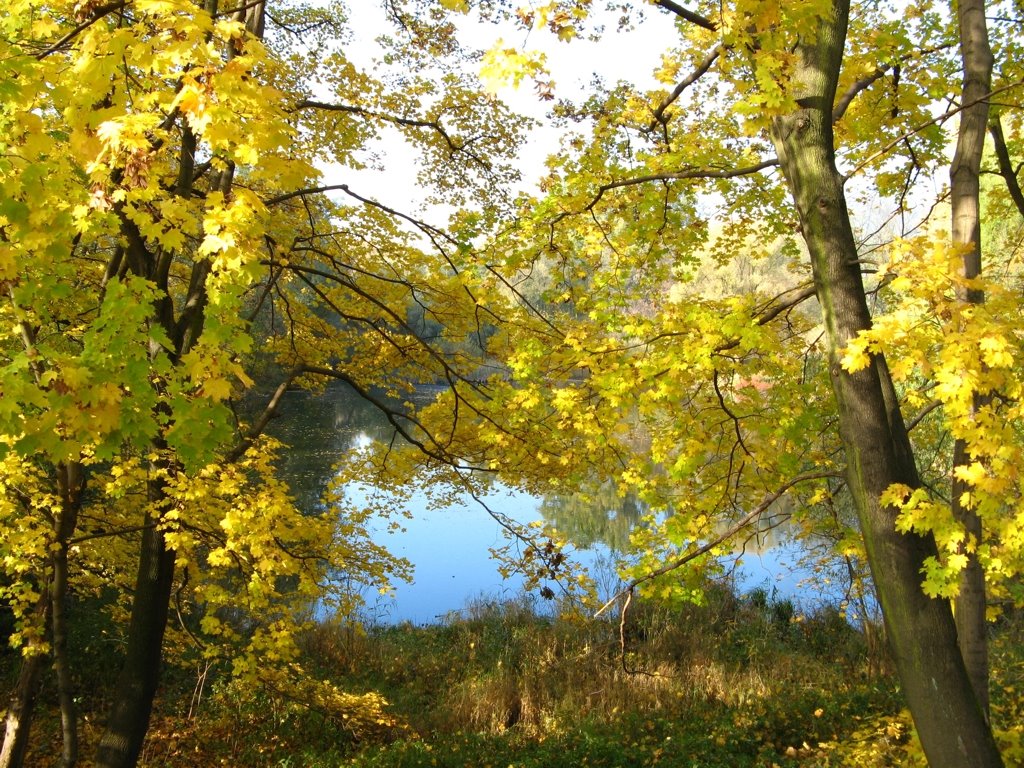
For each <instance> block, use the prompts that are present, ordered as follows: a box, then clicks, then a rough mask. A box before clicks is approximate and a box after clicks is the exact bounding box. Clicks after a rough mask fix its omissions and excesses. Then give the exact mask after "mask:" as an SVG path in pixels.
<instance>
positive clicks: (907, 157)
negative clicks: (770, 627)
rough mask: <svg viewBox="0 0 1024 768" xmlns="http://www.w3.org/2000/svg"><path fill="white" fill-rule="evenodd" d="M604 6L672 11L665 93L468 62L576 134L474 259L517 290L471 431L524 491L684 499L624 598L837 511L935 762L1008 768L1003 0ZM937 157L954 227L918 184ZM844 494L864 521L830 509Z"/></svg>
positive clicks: (567, 28)
mask: <svg viewBox="0 0 1024 768" xmlns="http://www.w3.org/2000/svg"><path fill="white" fill-rule="evenodd" d="M445 5H447V6H448V7H450V8H453V9H455V10H461V11H463V12H466V11H469V10H470V8H469V5H471V4H466V3H445ZM615 7H616V8H617V9H619V11H620V12H621V14H622V16H623V21H622V23H623V24H626V25H628V24H629V23H630V22H631V19H632V18H635V16H636V15H637V14H640V13H642V12H644V11H646V12H648V13H660V14H661V15H662V17H663V18H664V19H665V20H666V22H669V23H671V22H672V21H674V22H675V24H676V27H677V31H678V34H679V43H678V47H676V48H674V49H672V50H669V51H664V52H663V53H662V57H661V65H660V67H659V68H658V69H657V70H656V72H655V76H656V78H657V79H658V80H659V81H660V83H662V84H663V85H662V87H660V88H643V87H638V86H636V85H633V84H631V83H629V82H626V81H619V82H614V83H610V84H600V85H598V86H595V88H594V89H592V91H591V92H590V93H588V94H587V95H586V96H585V97H584V98H583V99H579V100H574V99H572V98H571V97H569V96H568V95H566V94H563V93H560V92H559V90H558V87H557V76H553V75H552V74H551V73H548V72H547V71H546V70H545V59H544V55H543V54H542V53H531V52H530V51H528V50H520V49H510V48H508V47H507V46H506V45H505V44H504V43H501V44H499V45H498V46H496V48H495V50H494V51H492V54H491V55H490V56H489V57H485V60H484V66H485V70H486V71H485V77H486V78H491V79H493V80H496V81H513V82H514V81H516V80H521V79H524V78H534V79H535V80H536V81H537V83H538V92H539V93H540V94H541V95H542V96H554V97H555V98H556V99H558V100H557V101H556V103H555V105H554V107H553V115H554V117H555V119H557V120H560V121H561V122H562V123H563V125H565V126H566V127H567V130H568V131H569V135H568V137H567V139H566V141H565V143H564V145H563V147H562V149H561V151H560V152H559V153H558V154H557V155H555V156H553V157H552V158H550V159H549V162H548V166H549V173H548V175H547V176H546V177H545V178H544V179H543V181H542V189H541V194H540V195H538V196H537V197H536V199H534V200H532V201H530V202H529V203H528V204H524V205H523V206H522V208H521V210H520V213H519V216H518V217H517V218H516V219H515V220H514V221H512V222H510V223H509V225H508V226H507V227H506V228H505V229H504V230H503V231H502V232H500V233H498V234H497V235H496V236H495V237H494V238H493V239H492V241H491V242H490V243H489V245H488V249H487V250H486V251H485V253H484V255H483V256H482V257H481V258H483V259H484V260H485V261H486V263H489V264H494V265H500V266H499V269H501V270H502V273H503V275H504V276H505V279H506V280H507V281H508V283H509V284H510V285H512V286H519V285H522V286H524V288H523V289H522V290H521V291H520V292H519V295H520V297H521V299H522V300H521V301H520V304H519V307H518V314H517V315H516V316H515V320H514V321H513V322H506V323H505V324H503V326H502V327H501V329H500V332H499V334H498V335H496V336H495V337H494V338H493V339H492V341H491V345H490V349H491V352H492V354H494V355H495V356H497V357H500V358H501V359H502V360H504V361H505V365H506V366H507V368H508V371H509V377H508V380H507V381H493V382H492V385H493V388H492V390H491V391H490V392H489V394H490V396H491V400H490V401H488V402H490V403H493V404H495V406H496V407H490V408H489V407H488V403H481V404H480V406H479V408H480V410H481V411H483V412H485V413H486V414H487V417H488V419H489V420H490V424H491V425H492V426H493V427H494V428H490V429H486V428H485V429H479V423H476V424H474V427H473V429H474V430H476V431H475V432H470V430H468V429H467V431H466V432H465V433H464V434H463V435H462V439H463V440H464V441H465V442H466V444H468V445H476V446H477V448H478V450H479V455H481V456H486V455H499V454H500V455H501V456H502V463H503V466H504V467H505V468H506V470H508V469H509V468H515V470H516V471H518V473H519V475H520V477H521V478H522V479H523V482H526V483H528V484H531V487H533V488H536V489H545V490H548V491H555V492H564V491H570V490H571V489H572V488H573V487H575V486H578V485H579V484H580V483H581V482H582V481H584V480H585V479H586V478H588V477H590V478H599V479H605V478H613V479H614V481H615V483H616V485H617V487H618V488H619V490H620V492H621V493H624V494H625V493H635V494H637V495H638V497H639V498H640V499H642V500H643V501H644V502H646V503H647V504H648V505H649V506H650V507H651V508H652V509H654V510H664V511H668V510H670V512H671V514H663V515H662V516H661V517H653V518H651V519H650V520H649V524H648V526H647V527H646V529H644V530H642V531H640V532H638V533H637V534H635V535H634V545H635V546H636V548H637V549H638V551H639V553H640V557H639V559H638V562H637V564H636V567H635V569H634V571H633V575H634V578H633V580H632V582H631V584H630V589H631V590H632V589H644V590H647V591H649V592H652V593H655V594H662V595H666V596H668V595H672V594H684V595H693V594H694V584H693V582H692V581H691V580H690V579H688V578H687V577H685V576H683V577H680V570H679V569H681V568H682V567H683V566H684V565H687V564H691V565H692V564H696V563H698V562H700V561H699V558H700V556H701V555H703V554H706V553H709V552H715V551H721V552H728V549H727V548H726V549H722V546H723V545H724V543H725V541H726V540H727V539H728V538H729V537H734V536H736V535H742V534H744V532H746V531H749V530H751V529H752V528H756V526H757V525H758V524H763V520H764V519H766V518H767V516H768V515H770V514H771V511H772V510H773V509H777V504H778V502H779V500H780V499H782V498H783V497H784V496H789V497H791V498H795V499H796V500H797V501H798V503H796V504H794V505H792V506H791V509H792V514H791V518H792V521H793V522H794V523H795V524H796V525H798V526H802V527H803V529H804V530H805V531H806V532H807V533H808V534H809V535H811V534H814V533H815V532H816V531H821V530H822V527H823V526H829V527H830V533H829V535H830V536H831V537H832V538H834V539H835V540H836V541H837V545H836V546H837V550H838V552H839V553H840V554H842V555H845V556H852V557H854V558H856V559H859V560H861V561H866V562H867V563H869V564H870V568H871V573H872V576H873V579H874V584H875V589H876V591H877V594H878V597H879V601H880V604H881V607H882V611H883V615H884V618H885V624H886V629H887V634H888V638H889V642H890V645H891V648H892V651H893V655H894V658H895V660H896V664H897V667H898V670H899V673H900V678H901V682H902V686H903V690H904V693H905V695H906V698H907V701H908V703H909V705H910V709H911V711H912V713H913V716H914V719H915V723H916V726H917V729H918V732H919V734H920V736H921V740H922V743H923V745H924V748H925V751H926V753H927V755H928V759H929V761H930V762H931V763H932V764H934V765H960V766H964V765H1000V764H1001V759H1000V755H999V752H998V749H997V746H996V742H995V740H994V738H993V734H992V731H991V728H990V726H989V724H988V722H987V717H986V714H985V708H986V698H987V694H986V686H987V680H986V675H987V672H986V663H987V662H986V661H985V649H984V642H983V638H984V635H985V631H986V629H985V626H984V621H985V617H986V612H987V613H989V614H991V612H992V609H993V607H994V605H995V603H990V602H989V600H988V597H987V595H992V596H996V598H997V599H1019V594H1018V589H1019V588H1018V587H1017V585H1018V584H1019V575H1020V555H1021V548H1020V543H1021V539H1020V535H1019V531H1020V527H1021V523H1020V513H1019V504H1020V498H1021V494H1020V482H1019V471H1018V469H1017V467H1018V466H1019V447H1020V444H1021V443H1020V430H1019V425H1020V421H1019V419H1020V414H1019V412H1018V400H1017V397H1018V392H1019V386H1020V375H1021V367H1020V352H1021V347H1020V342H1021V329H1020V311H1019V301H1017V300H1016V299H1015V298H1014V296H1013V293H1014V289H1013V284H1012V281H1011V282H1003V281H1002V277H1003V276H1004V275H1007V274H1009V275H1012V274H1016V265H1015V262H1014V258H1015V256H1014V254H1013V252H1011V251H1001V250H1000V249H997V248H995V249H991V250H986V244H985V242H984V241H983V239H982V229H981V226H980V223H981V220H980V218H979V215H980V214H979V211H980V208H979V197H980V186H979V184H978V179H979V174H980V172H981V171H980V169H981V168H982V150H983V145H984V134H985V128H986V126H989V131H988V132H989V134H990V136H991V137H992V139H993V142H994V144H995V150H996V152H995V157H994V158H993V159H992V160H991V161H987V162H988V163H989V166H988V168H989V170H991V172H993V173H998V174H999V175H1000V176H1001V177H1002V179H1003V181H1004V182H1005V191H1003V190H998V191H996V193H995V194H996V196H997V197H998V196H1002V197H1003V198H1005V202H1004V203H1003V210H1005V211H1008V212H1009V214H1008V215H1012V216H1019V215H1020V213H1021V211H1024V207H1020V206H1019V201H1020V200H1021V195H1020V190H1019V185H1018V180H1017V171H1016V166H1015V164H1014V161H1012V160H1010V159H1009V158H1011V157H1012V156H1013V153H1014V151H1015V150H1016V149H1018V148H1019V128H1020V123H1019V120H1020V117H1019V115H1020V109H1019V107H1020V102H1019V90H1020V88H1021V85H1022V81H1021V72H1020V70H1019V67H1018V66H1017V62H1019V60H1020V59H1019V56H1017V52H1018V51H1019V44H1020V40H1019V36H1018V35H1017V34H1016V31H1015V30H1016V26H1015V25H1016V24H1017V23H1018V22H1019V8H1018V7H1017V6H1015V5H1013V4H1011V3H992V4H988V6H986V4H984V3H973V2H959V3H956V4H955V9H956V11H957V13H956V14H954V15H953V16H950V15H949V14H948V13H947V12H946V11H947V9H946V7H945V6H944V5H942V4H937V3H931V2H912V3H906V4H892V5H890V4H887V3H884V2H857V3H849V2H844V1H841V0H817V1H815V2H800V3H795V2H793V3H788V2H762V1H760V0H759V1H757V2H752V1H748V0H737V1H736V2H731V3H693V4H691V5H686V6H685V7H684V5H681V4H679V3H676V2H669V1H668V0H653V1H652V2H651V3H635V4H616V5H615ZM474 9H475V10H476V11H477V12H479V13H481V14H483V15H484V16H489V15H493V14H496V13H497V14H501V13H503V12H504V13H507V14H508V16H509V17H510V18H515V19H516V20H517V22H518V23H519V24H520V25H521V27H523V28H524V29H526V30H533V31H543V30H547V31H549V32H551V33H553V34H555V35H556V36H557V37H558V38H559V39H561V40H564V41H572V40H574V39H579V38H584V37H587V36H593V37H594V38H596V39H600V37H601V34H602V32H601V31H600V30H593V29H591V28H588V26H587V24H588V20H589V19H590V17H591V16H592V14H593V13H594V8H593V7H592V4H591V3H589V2H585V1H583V0H579V1H570V0H564V1H562V2H549V3H540V4H535V5H533V6H531V7H530V8H529V9H526V8H524V9H520V10H519V11H518V12H516V13H513V12H512V11H511V10H510V9H507V8H504V7H495V6H493V5H490V4H477V5H475V6H474ZM986 19H988V24H986ZM606 34H607V33H606ZM510 51H511V52H510ZM961 73H963V75H962V80H961ZM552 78H554V79H552ZM558 97H561V98H558ZM996 104H998V107H996V106H995V105H996ZM990 105H992V106H991V107H990ZM990 110H991V116H990ZM698 136H699V137H700V140H699V141H695V140H694V139H695V137H698ZM953 146H955V147H956V154H955V157H954V159H953V162H952V165H950V163H949V159H948V157H947V155H946V152H947V148H949V147H953ZM947 173H948V174H949V175H948V176H946V174H947ZM947 178H948V179H949V183H950V186H949V203H950V208H949V209H951V210H952V214H951V216H952V230H950V229H949V223H948V222H949V220H947V221H940V218H941V214H940V213H939V212H940V211H942V210H949V209H947V208H945V207H944V203H945V201H946V200H947V192H946V191H945V190H943V191H941V192H940V193H939V194H938V195H936V194H935V193H934V189H933V187H932V186H930V182H931V181H932V180H939V184H937V185H935V186H940V185H941V182H942V181H944V180H945V179H947ZM925 181H927V182H929V184H924V183H922V182H925ZM884 206H888V209H889V210H890V211H891V213H887V214H885V215H884V216H883V217H882V218H881V220H880V221H879V220H877V219H878V217H877V216H875V219H876V220H874V221H872V220H871V219H870V218H868V215H867V214H870V213H871V212H874V211H877V210H879V209H884ZM1013 206H1017V207H1016V208H1014V207H1013ZM862 211H864V212H867V213H866V214H862V213H861V212H862ZM1018 221H1019V219H1018ZM758 251H760V252H761V253H762V254H763V255H764V256H765V257H775V256H776V254H784V255H785V260H787V261H788V262H789V263H788V265H787V266H786V267H781V268H779V269H778V271H777V272H776V274H775V275H774V279H775V282H774V284H763V285H760V286H755V287H752V288H748V289H746V290H743V291H741V292H735V293H725V294H722V295H707V294H705V293H703V290H702V288H703V286H702V284H701V282H700V281H699V279H698V278H697V277H696V276H697V275H698V274H699V272H698V270H699V267H700V265H701V264H702V263H706V262H709V261H713V262H718V263H730V262H734V261H735V259H736V258H738V257H741V256H743V255H744V254H749V253H750V252H758ZM982 254H984V260H986V261H988V262H991V269H988V270H987V271H985V272H982V271H981V270H980V264H981V262H982ZM780 280H782V281H784V284H782V285H779V284H778V281H780ZM786 281H788V282H786ZM537 283H540V284H542V285H543V286H544V290H543V291H541V292H540V295H541V299H540V300H538V301H531V300H529V299H528V298H527V296H528V295H534V294H536V293H537V290H536V288H532V289H530V291H528V290H527V289H526V288H525V286H528V285H535V284H537ZM983 296H984V302H982V297H983ZM814 299H816V302H817V303H816V306H812V305H811V302H812V301H813V300H814ZM872 302H873V303H874V308H873V309H872ZM506 320H508V317H506ZM452 397H453V398H454V397H455V395H452ZM509 403H512V404H513V406H514V414H513V415H511V416H506V417H505V418H502V417H501V410H500V409H507V408H508V404H509ZM449 407H450V406H449ZM945 436H952V437H953V438H954V440H955V441H956V447H955V449H954V450H953V452H952V454H951V455H950V454H949V453H948V450H947V451H946V452H944V451H943V450H942V448H941V442H939V443H936V442H933V439H934V438H936V437H937V438H938V439H939V440H941V439H943V438H944V437H945ZM943 456H944V458H943ZM921 457H930V463H929V464H928V465H919V461H920V460H921ZM922 472H923V473H924V475H925V479H926V480H927V483H925V482H923V481H922ZM937 474H938V475H941V476H938V477H937ZM840 494H848V495H849V498H851V499H852V506H853V507H854V508H855V509H856V513H857V522H856V523H851V521H850V520H847V519H844V518H843V517H842V516H835V515H833V517H832V519H831V520H829V517H828V515H829V510H835V506H834V504H833V503H832V502H833V500H834V498H835V497H837V496H838V495H840ZM1011 595H1014V596H1015V597H1014V598H1011V597H1010V596H1011ZM954 597H955V598H956V600H957V626H955V625H954V621H953V616H952V613H951V610H950V603H949V600H950V599H952V598H954ZM961 648H962V649H963V654H961ZM965 660H966V662H967V664H966V665H965Z"/></svg>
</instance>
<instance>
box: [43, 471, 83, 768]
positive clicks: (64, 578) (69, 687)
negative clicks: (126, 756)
mask: <svg viewBox="0 0 1024 768" xmlns="http://www.w3.org/2000/svg"><path fill="white" fill-rule="evenodd" d="M84 486H85V475H84V472H83V469H82V465H81V464H80V463H78V462H76V461H69V462H64V463H62V464H60V465H59V466H58V467H57V490H58V493H59V495H60V500H61V508H60V515H59V517H58V519H57V521H56V523H57V524H56V530H55V534H56V536H55V542H54V553H53V556H52V561H51V567H52V569H53V573H52V576H51V580H50V604H51V607H50V611H51V614H52V617H53V619H52V622H51V631H50V634H51V639H52V641H53V668H54V672H55V673H56V676H57V697H58V701H59V702H60V722H61V736H62V744H61V759H60V768H74V765H75V763H76V762H78V716H77V713H76V711H75V710H76V707H75V691H74V683H73V682H72V678H71V661H70V659H69V658H68V620H67V603H68V546H69V543H70V541H71V537H72V536H74V533H75V530H76V529H77V528H78V512H79V510H80V508H81V503H82V490H83V488H84Z"/></svg>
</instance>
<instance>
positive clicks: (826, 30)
mask: <svg viewBox="0 0 1024 768" xmlns="http://www.w3.org/2000/svg"><path fill="white" fill-rule="evenodd" d="M848 14H849V2H848V0H835V1H834V2H833V4H832V9H831V13H829V14H828V15H827V16H825V17H823V18H822V20H821V23H820V25H819V28H818V34H817V37H816V39H815V40H813V41H801V42H800V43H799V44H798V45H797V48H796V51H795V53H796V56H797V64H796V70H795V72H794V73H793V88H794V90H795V92H794V94H793V95H794V96H795V98H796V102H797V105H798V109H797V110H796V111H795V112H793V113H792V114H789V115H785V116H783V117H780V118H777V119H776V120H775V121H774V123H773V127H772V139H773V141H774V143H775V147H776V149H777V151H778V154H779V161H780V165H781V167H782V170H783V173H784V174H785V177H786V180H787V182H788V184H789V187H790V192H791V194H792V196H793V200H794V203H795V205H796V208H797V212H798V214H799V217H800V224H801V227H802V231H803V236H804V239H805V241H806V243H807V247H808V250H809V252H810V256H811V263H812V268H813V272H814V281H815V287H816V289H817V294H818V301H819V303H820V305H821V309H822V314H823V318H824V323H825V331H826V342H827V346H828V353H829V372H830V376H831V380H832V389H833V392H834V395H835V398H836V404H837V410H838V414H839V424H840V435H841V439H842V442H843V447H844V450H845V453H846V461H847V479H848V482H849V486H850V490H851V492H852V495H853V498H854V502H855V504H856V508H857V514H858V518H859V520H860V526H861V532H862V535H863V536H864V542H865V548H866V550H867V554H868V561H869V564H870V566H871V573H872V576H873V578H874V582H875V585H876V588H877V590H878V597H879V601H880V603H881V606H882V615H883V618H884V620H885V625H886V630H887V634H888V637H889V641H890V643H891V645H892V652H893V657H894V661H895V663H896V669H897V672H898V673H899V676H900V681H901V683H902V686H903V691H904V695H905V697H906V700H907V703H908V705H909V707H910V711H911V713H912V715H913V717H914V722H915V724H916V726H917V730H918V733H919V734H920V736H921V742H922V744H923V746H924V749H925V753H926V755H927V757H928V760H929V763H930V764H931V765H932V766H935V767H936V768H947V767H948V768H953V767H954V766H955V767H956V768H968V767H970V768H987V767H988V766H1001V765H1002V759H1001V757H1000V755H999V751H998V749H997V748H996V745H995V741H994V739H993V738H992V733H991V730H990V729H989V727H988V723H987V722H986V720H985V718H984V716H983V714H982V711H981V708H980V707H979V706H978V703H977V700H976V698H975V696H974V692H973V689H972V687H971V684H970V680H969V679H968V677H967V672H966V670H965V668H964V663H963V659H962V658H961V656H960V652H959V649H958V647H957V639H956V627H955V626H954V623H953V616H952V613H951V611H950V608H949V604H948V603H947V602H946V601H942V600H936V599H932V598H929V597H927V596H926V595H925V594H924V593H923V591H922V589H921V568H922V566H923V565H924V561H925V559H926V558H927V557H928V556H930V555H934V554H935V545H934V542H933V541H932V540H931V538H930V537H929V538H924V537H920V536H916V535H912V534H911V535H908V534H901V533H898V532H897V530H896V525H895V523H896V515H897V510H896V509H894V508H892V507H887V506H883V505H882V504H881V501H880V499H881V496H882V493H883V492H884V491H885V490H886V489H887V488H889V486H890V485H892V484H894V483H903V484H906V485H908V486H911V487H914V486H917V485H918V484H919V480H918V476H917V470H916V467H915V465H914V458H913V452H912V450H911V447H910V442H909V439H908V437H907V433H906V428H905V425H904V423H903V418H902V414H901V413H900V409H899V405H898V403H897V401H896V398H895V394H894V391H893V387H892V381H891V379H890V377H889V372H888V368H887V367H886V364H885V360H884V358H883V357H882V356H880V355H876V356H875V357H874V358H873V359H872V364H871V365H870V366H869V367H868V368H866V369H864V370H861V371H858V372H856V373H848V372H847V371H845V370H843V368H842V367H841V366H840V364H839V360H840V357H841V353H842V350H843V349H844V348H845V347H846V345H847V343H848V342H849V341H850V339H852V338H853V337H854V336H856V335H857V334H858V333H859V332H860V331H862V330H865V329H867V328H869V327H870V325H871V317H870V312H869V310H868V306H867V299H866V295H865V291H864V285H863V282H862V279H861V273H860V265H859V262H858V258H857V249H856V243H855V240H854V237H853V231H852V228H851V225H850V219H849V214H848V211H847V208H846V199H845V195H844V191H843V179H842V178H841V177H840V175H839V173H838V171H837V170H836V166H835V152H834V142H833V134H832V122H831V115H832V106H833V102H834V99H835V90H836V82H837V79H838V75H839V70H840V67H841V64H842V56H843V48H844V45H845V38H846V25H847V20H848Z"/></svg>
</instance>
